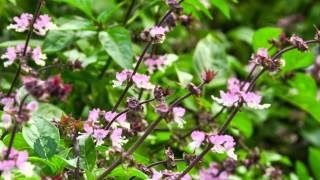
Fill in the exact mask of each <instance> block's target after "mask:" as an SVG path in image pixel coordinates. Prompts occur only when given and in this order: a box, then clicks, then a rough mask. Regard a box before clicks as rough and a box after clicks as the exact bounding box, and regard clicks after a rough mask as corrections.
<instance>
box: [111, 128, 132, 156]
mask: <svg viewBox="0 0 320 180" xmlns="http://www.w3.org/2000/svg"><path fill="white" fill-rule="evenodd" d="M121 135H122V129H121V128H116V129H114V130H113V131H112V133H111V136H110V140H111V143H112V147H113V148H115V149H116V150H119V151H120V150H121V149H122V146H123V145H124V144H125V143H127V142H128V140H126V139H125V138H124V137H122V136H121Z"/></svg>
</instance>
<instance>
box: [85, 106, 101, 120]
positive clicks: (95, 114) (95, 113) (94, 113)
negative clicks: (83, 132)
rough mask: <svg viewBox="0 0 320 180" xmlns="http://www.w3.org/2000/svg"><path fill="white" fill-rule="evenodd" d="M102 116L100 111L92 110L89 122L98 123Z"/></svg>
mask: <svg viewBox="0 0 320 180" xmlns="http://www.w3.org/2000/svg"><path fill="white" fill-rule="evenodd" d="M99 116H100V109H92V110H91V111H90V112H89V116H88V119H87V121H92V122H97V121H98V119H99Z"/></svg>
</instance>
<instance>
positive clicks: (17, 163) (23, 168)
mask: <svg viewBox="0 0 320 180" xmlns="http://www.w3.org/2000/svg"><path fill="white" fill-rule="evenodd" d="M6 154H7V150H6V149H5V150H3V151H2V158H3V159H2V160H0V171H2V177H3V178H4V179H5V180H10V179H12V177H11V172H12V170H14V169H19V171H20V172H21V173H22V174H23V175H25V176H32V174H33V167H34V166H33V165H32V164H31V163H29V162H28V161H27V160H28V152H27V151H20V152H18V151H16V150H15V149H13V148H12V149H11V150H10V154H9V156H8V158H7V159H5V158H4V157H5V156H6Z"/></svg>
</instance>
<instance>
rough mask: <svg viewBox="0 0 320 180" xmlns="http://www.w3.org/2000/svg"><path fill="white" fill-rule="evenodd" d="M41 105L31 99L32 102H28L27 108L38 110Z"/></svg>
mask: <svg viewBox="0 0 320 180" xmlns="http://www.w3.org/2000/svg"><path fill="white" fill-rule="evenodd" d="M38 107H39V104H38V102H37V101H31V102H30V103H28V104H27V109H28V110H29V111H36V110H37V109H38Z"/></svg>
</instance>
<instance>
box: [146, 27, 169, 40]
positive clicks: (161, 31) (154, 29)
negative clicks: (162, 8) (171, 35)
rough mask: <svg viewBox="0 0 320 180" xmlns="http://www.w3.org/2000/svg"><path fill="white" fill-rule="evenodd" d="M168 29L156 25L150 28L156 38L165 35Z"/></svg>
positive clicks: (152, 35) (151, 34) (151, 33)
mask: <svg viewBox="0 0 320 180" xmlns="http://www.w3.org/2000/svg"><path fill="white" fill-rule="evenodd" d="M166 32H167V30H166V29H165V28H163V27H161V26H154V27H152V28H151V29H150V36H151V37H152V38H156V37H157V36H164V35H165V33H166Z"/></svg>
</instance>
